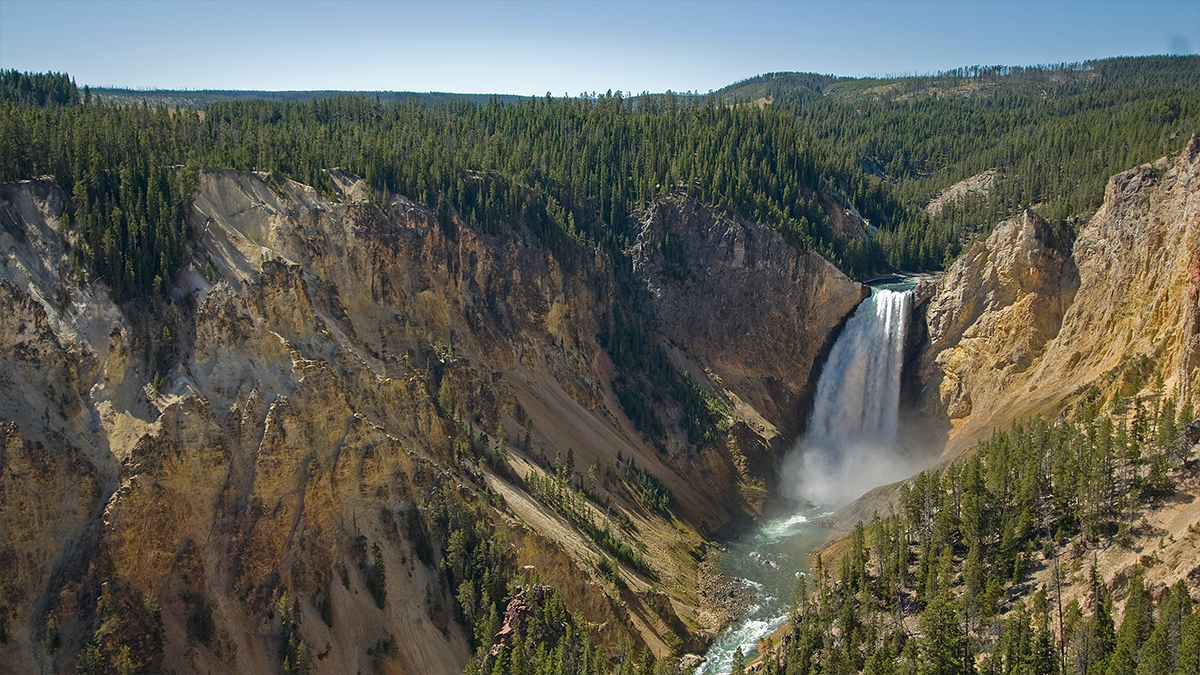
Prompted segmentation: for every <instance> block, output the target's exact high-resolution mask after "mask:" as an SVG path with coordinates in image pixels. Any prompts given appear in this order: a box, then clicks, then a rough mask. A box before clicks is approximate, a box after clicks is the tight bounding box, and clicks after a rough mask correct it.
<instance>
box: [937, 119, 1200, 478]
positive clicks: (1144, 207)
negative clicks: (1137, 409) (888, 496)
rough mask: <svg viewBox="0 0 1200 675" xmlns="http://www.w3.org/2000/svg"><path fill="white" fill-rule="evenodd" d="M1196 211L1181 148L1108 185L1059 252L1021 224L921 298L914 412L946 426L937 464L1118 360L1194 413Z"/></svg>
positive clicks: (1198, 161) (1198, 313) (1008, 226)
mask: <svg viewBox="0 0 1200 675" xmlns="http://www.w3.org/2000/svg"><path fill="white" fill-rule="evenodd" d="M1198 207H1200V150H1198V145H1197V141H1196V139H1195V138H1193V139H1192V141H1191V142H1190V143H1189V144H1188V146H1187V148H1186V149H1185V150H1184V151H1183V152H1182V153H1181V154H1180V155H1179V156H1177V157H1174V158H1164V159H1162V160H1159V161H1158V162H1156V163H1155V164H1153V165H1150V164H1147V165H1144V166H1141V167H1138V168H1136V169H1133V170H1130V171H1126V172H1124V173H1120V174H1117V175H1116V176H1113V177H1112V179H1110V180H1109V182H1108V186H1107V188H1106V190H1105V197H1104V204H1103V206H1102V207H1101V208H1100V210H1099V211H1098V212H1097V213H1096V214H1095V216H1094V217H1093V218H1092V219H1091V220H1090V221H1089V222H1088V223H1087V224H1086V226H1084V227H1083V228H1082V229H1081V230H1080V232H1079V235H1078V237H1077V238H1076V240H1075V242H1074V246H1073V248H1072V249H1071V250H1070V251H1069V253H1064V252H1062V251H1061V249H1062V246H1061V245H1060V244H1059V243H1058V242H1057V241H1056V239H1055V235H1054V233H1053V232H1052V231H1051V228H1049V227H1048V226H1047V225H1046V224H1045V223H1044V222H1042V221H1041V219H1039V218H1038V217H1037V216H1036V215H1033V214H1032V213H1029V212H1027V213H1026V214H1025V215H1024V216H1022V217H1020V218H1017V219H1015V220H1012V221H1008V222H1006V223H1002V224H1001V225H1000V226H998V227H997V228H996V230H995V231H994V232H993V233H992V235H991V236H990V237H988V239H987V241H985V242H979V243H976V244H975V245H974V246H973V247H972V248H971V249H970V250H969V251H968V252H967V253H966V254H965V255H963V256H962V257H961V258H960V259H959V260H958V261H956V262H955V264H954V265H953V266H952V267H951V269H950V270H949V272H947V274H946V275H945V276H943V277H941V278H940V279H939V280H937V281H936V282H932V284H933V285H932V287H928V286H927V287H924V288H923V289H919V294H921V293H923V294H925V295H927V296H929V300H928V302H927V303H926V304H924V305H923V307H924V311H923V314H924V316H925V319H926V322H927V326H928V335H929V340H928V343H927V345H926V347H925V350H924V352H923V355H922V365H921V379H922V382H923V383H924V389H923V392H922V395H921V403H922V406H923V408H924V410H925V411H926V412H928V413H930V414H931V415H933V416H935V417H940V418H941V419H944V420H946V421H947V422H948V423H949V425H950V426H952V427H953V431H952V432H951V440H950V444H949V446H948V452H949V453H950V454H953V453H954V452H956V451H957V450H958V449H961V448H962V447H965V445H966V444H968V443H969V442H970V441H972V440H974V439H976V438H978V436H979V435H981V434H985V433H988V432H989V430H990V429H992V428H994V427H995V426H998V425H1004V424H1006V423H1007V422H1009V421H1011V420H1013V419H1018V418H1020V417H1024V416H1028V415H1031V414H1036V413H1040V412H1048V411H1051V410H1053V409H1054V408H1056V407H1057V406H1059V405H1061V404H1062V402H1063V401H1064V400H1065V399H1067V397H1068V396H1069V395H1071V394H1072V393H1073V392H1075V391H1076V390H1077V389H1078V388H1079V387H1081V386H1082V385H1085V384H1088V383H1092V382H1095V381H1100V380H1102V378H1103V376H1105V375H1106V374H1111V373H1113V372H1114V371H1115V370H1116V369H1119V368H1120V367H1121V366H1122V363H1124V362H1126V361H1127V360H1128V359H1134V358H1136V359H1147V360H1148V361H1149V362H1150V364H1151V365H1150V367H1151V370H1152V371H1153V373H1152V374H1150V376H1151V377H1155V376H1157V377H1161V378H1162V381H1163V383H1164V387H1165V390H1166V391H1169V392H1175V393H1176V394H1177V395H1178V396H1179V397H1180V400H1183V401H1195V400H1196V399H1197V392H1196V387H1197V384H1198V383H1200V347H1198V345H1200V208H1198ZM925 283H927V284H928V283H931V282H925Z"/></svg>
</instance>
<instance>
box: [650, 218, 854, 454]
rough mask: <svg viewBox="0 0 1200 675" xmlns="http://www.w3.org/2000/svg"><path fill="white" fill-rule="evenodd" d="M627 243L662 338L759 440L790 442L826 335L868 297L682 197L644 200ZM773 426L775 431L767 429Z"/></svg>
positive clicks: (828, 269)
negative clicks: (751, 416)
mask: <svg viewBox="0 0 1200 675" xmlns="http://www.w3.org/2000/svg"><path fill="white" fill-rule="evenodd" d="M641 223H642V227H641V231H640V232H639V234H638V237H637V240H636V243H635V245H634V249H633V251H634V253H633V264H634V274H635V276H637V277H638V279H639V281H640V282H641V283H643V284H644V285H645V288H646V290H647V294H648V296H649V299H650V304H651V306H652V307H653V308H654V312H655V314H656V316H657V317H658V319H659V325H660V326H661V327H662V330H663V332H664V333H665V334H666V336H667V337H668V338H669V339H670V340H671V342H673V343H674V344H675V345H676V346H678V347H679V348H680V349H682V350H683V351H684V352H686V354H687V355H688V356H690V357H691V358H692V359H694V360H695V362H696V363H698V364H699V365H700V366H701V368H702V369H703V374H704V375H706V376H708V377H709V378H710V379H711V381H712V384H713V386H714V388H717V390H718V391H723V392H724V393H725V395H726V396H727V397H728V400H729V401H730V402H731V403H733V404H734V406H735V407H736V408H742V407H743V406H748V407H749V408H750V409H752V410H754V411H758V412H759V414H760V415H761V417H762V421H761V422H760V424H761V426H760V427H759V429H758V431H759V432H760V433H763V435H764V436H766V437H767V438H771V437H774V436H775V435H776V434H782V435H783V436H785V437H788V438H789V439H790V438H794V437H795V436H796V435H797V434H799V433H800V432H801V431H802V429H803V425H804V419H803V417H802V415H803V413H804V411H805V409H806V408H807V405H806V403H807V402H808V401H809V400H810V399H811V398H812V391H811V387H814V386H815V385H816V382H815V380H814V378H812V377H811V374H812V371H813V368H814V366H815V365H816V363H817V360H818V358H819V357H821V356H822V355H823V353H824V352H826V351H828V349H829V346H830V345H829V344H827V343H826V342H827V339H828V338H829V337H830V336H833V335H834V334H835V332H836V330H837V328H838V327H839V326H840V325H841V323H842V322H843V321H844V320H845V318H846V316H847V315H849V314H850V313H851V312H852V311H853V310H854V308H855V307H856V306H857V305H858V303H859V302H860V301H862V299H863V298H865V297H866V296H867V295H868V294H869V291H868V289H867V288H866V287H865V286H863V285H861V284H858V283H855V282H853V281H851V280H850V279H849V278H847V277H846V276H845V275H844V274H842V273H841V272H840V271H839V270H838V269H837V268H836V267H834V266H833V265H832V264H831V263H830V262H829V261H827V260H825V259H824V258H822V257H821V256H819V255H817V254H815V253H812V252H806V253H798V252H797V251H796V250H795V249H794V248H793V247H792V246H790V245H789V244H788V243H787V242H786V241H784V239H783V236H782V235H781V234H780V233H779V232H777V231H775V230H772V229H770V228H768V227H765V226H763V225H761V224H758V223H752V222H747V221H741V220H735V219H733V218H729V217H723V216H719V215H718V214H716V213H715V212H713V211H711V210H708V209H703V208H697V207H696V205H695V204H693V203H691V202H687V201H685V200H664V201H660V202H657V203H655V204H652V205H651V206H650V208H648V209H647V210H646V212H645V213H644V214H643V215H642V218H641ZM775 427H778V429H776V428H775Z"/></svg>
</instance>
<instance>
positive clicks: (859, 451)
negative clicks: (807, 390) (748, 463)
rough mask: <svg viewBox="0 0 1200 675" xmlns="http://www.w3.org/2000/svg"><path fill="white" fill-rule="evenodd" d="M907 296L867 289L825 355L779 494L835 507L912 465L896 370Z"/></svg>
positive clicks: (908, 302)
mask: <svg viewBox="0 0 1200 675" xmlns="http://www.w3.org/2000/svg"><path fill="white" fill-rule="evenodd" d="M911 304H912V292H911V291H892V290H886V289H877V290H873V291H872V293H871V297H870V298H868V299H867V300H864V301H863V302H862V303H861V304H860V305H859V306H858V308H857V309H856V310H855V311H854V314H853V315H852V316H851V317H850V320H849V321H848V322H847V323H846V327H845V329H844V330H843V331H842V334H841V335H840V336H839V337H838V339H837V342H836V343H834V345H833V349H832V350H831V351H830V352H829V359H828V360H827V361H826V363H825V367H824V368H823V369H822V371H821V379H820V380H819V381H818V383H817V394H816V397H815V398H814V400H813V411H812V416H811V418H810V419H809V425H808V433H807V434H805V436H804V437H803V438H801V439H800V440H799V441H797V443H796V446H795V447H794V448H792V450H791V452H789V453H788V455H787V457H786V458H785V459H784V463H783V467H782V478H783V481H782V482H783V491H784V494H786V495H787V496H789V497H791V498H793V499H803V500H806V501H808V502H811V503H814V504H827V505H830V506H841V505H843V504H846V503H848V502H850V501H852V500H854V499H856V498H857V497H859V496H861V495H862V494H864V493H865V492H867V491H868V490H870V489H871V488H873V487H876V486H878V485H884V484H886V483H891V482H893V481H896V480H900V479H901V478H905V477H907V476H909V475H911V474H912V473H913V472H914V471H915V470H916V469H917V468H919V467H915V466H914V465H913V462H911V461H910V459H909V458H908V457H906V456H905V453H904V452H903V450H902V449H901V447H900V444H899V441H898V439H897V436H898V428H899V410H900V372H901V369H902V367H903V365H904V337H905V333H906V330H907V323H908V315H909V309H910V307H911Z"/></svg>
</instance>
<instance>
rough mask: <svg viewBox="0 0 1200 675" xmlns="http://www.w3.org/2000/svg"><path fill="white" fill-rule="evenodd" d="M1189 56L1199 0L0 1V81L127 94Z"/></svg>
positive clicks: (495, 89) (523, 83) (1198, 35)
mask: <svg viewBox="0 0 1200 675" xmlns="http://www.w3.org/2000/svg"><path fill="white" fill-rule="evenodd" d="M1197 48H1200V0H1159V1H1156V2H1130V1H1128V0H1092V1H1084V0H1057V1H1054V2H1043V1H1040V0H1025V1H1011V0H1010V1H1007V2H1001V1H991V0H988V1H985V0H978V1H968V2H951V1H948V0H923V1H899V0H897V1H891V2H879V1H875V0H852V1H845V0H843V1H840V2H834V1H811V2H788V1H783V0H777V1H773V2H772V1H766V2H764V1H759V2H722V1H706V2H705V1H692V2H689V1H683V0H676V1H664V2H625V1H615V0H614V1H610V2H583V1H577V2H551V1H540V2H538V1H534V2H528V1H526V2H477V1H475V2H471V1H459V2H418V1H413V2H383V1H360V2H340V3H337V2H325V1H317V0H292V1H286V0H265V1H264V0H259V1H255V2H230V1H224V0H207V1H177V2H147V1H122V2H108V1H98V0H91V1H88V2H78V1H74V0H59V1H49V2H47V1H44V0H43V1H41V2H29V1H26V0H0V68H3V69H6V70H7V69H13V70H19V71H30V72H46V71H53V72H66V73H68V74H70V75H71V76H72V77H73V78H74V79H75V81H76V82H77V83H78V84H79V86H81V87H82V86H83V85H90V86H92V87H118V88H130V89H193V90H197V89H227V90H229V89H234V90H266V91H284V90H343V91H414V92H425V91H439V92H455V93H481V94H488V93H495V94H518V95H543V94H546V93H551V94H553V95H555V96H559V95H563V94H567V95H571V96H574V95H578V94H580V93H583V92H602V91H606V90H614V91H616V90H620V91H624V92H631V93H641V92H643V91H648V92H663V91H667V90H672V91H676V92H687V91H695V92H700V93H703V92H707V91H712V90H716V89H720V88H721V87H724V86H727V85H729V84H732V83H734V82H737V81H740V80H744V79H746V78H749V77H753V76H755V75H759V74H763V73H768V72H781V71H800V72H816V73H822V74H832V75H840V76H849V77H871V76H898V75H906V74H931V73H936V72H938V71H944V70H949V69H952V68H957V67H961V66H971V65H1007V66H1031V65H1039V64H1051V63H1074V62H1079V61H1086V60H1092V59H1100V58H1109V57H1115V56H1144V55H1153V54H1195V53H1196V50H1197Z"/></svg>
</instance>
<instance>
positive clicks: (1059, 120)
mask: <svg viewBox="0 0 1200 675" xmlns="http://www.w3.org/2000/svg"><path fill="white" fill-rule="evenodd" d="M1197 72H1200V57H1154V58H1141V59H1112V60H1108V61H1100V62H1089V63H1087V64H1076V65H1073V66H1061V67H1056V68H1049V67H1046V68H1018V69H999V68H991V69H979V68H976V69H959V70H956V71H951V72H949V73H945V74H942V75H939V76H937V77H929V78H898V79H894V80H882V81H881V80H850V79H846V78H834V77H826V76H812V75H803V74H774V75H769V76H762V77H761V78H755V79H754V80H751V81H748V83H741V84H740V85H735V86H734V87H731V88H730V90H729V91H727V92H726V91H723V92H717V93H715V94H713V95H710V96H707V97H703V98H702V97H697V96H684V95H675V94H671V93H668V94H664V95H649V94H644V95H642V96H638V97H630V96H622V94H621V92H616V93H615V94H613V93H611V92H609V93H606V94H601V95H599V96H581V97H577V98H550V97H546V98H532V99H528V100H524V101H520V102H508V103H505V102H502V101H501V100H500V99H493V100H492V101H490V102H489V103H487V104H480V103H476V102H473V101H470V100H466V99H458V100H451V101H448V102H445V103H442V104H439V105H425V104H423V103H422V102H420V101H416V100H401V101H395V102H386V103H385V102H381V101H380V100H379V98H378V97H372V96H353V97H343V96H337V97H332V98H329V97H327V98H316V99H313V100H309V101H294V102H281V101H272V100H239V101H229V102H222V103H214V104H211V105H209V106H207V107H206V108H204V109H203V110H202V111H195V110H190V109H176V110H167V109H166V108H163V107H158V108H149V107H147V106H142V105H139V104H134V105H131V106H116V105H111V104H99V105H97V104H96V101H95V100H93V99H92V97H91V94H90V92H85V95H84V96H82V97H81V96H80V94H79V92H78V91H77V90H76V89H75V85H74V83H73V82H72V81H70V80H69V78H67V76H65V75H60V74H50V75H29V74H23V73H16V72H12V71H8V72H6V73H4V75H3V78H2V79H0V83H2V84H3V86H2V87H0V89H2V90H3V91H2V92H0V101H2V102H3V103H2V104H0V105H3V106H4V107H3V112H2V113H0V143H2V144H3V145H2V147H0V150H2V151H3V159H2V161H3V166H2V167H0V179H3V180H17V179H22V178H29V177H32V176H36V175H41V174H51V175H54V176H55V177H56V178H57V179H58V181H59V182H60V184H61V185H62V187H63V188H64V190H66V191H67V192H69V193H71V194H73V195H74V197H75V198H74V199H73V205H74V207H75V209H77V210H79V212H80V213H78V214H76V213H72V214H71V216H70V217H71V218H72V219H73V223H74V224H75V225H74V226H75V227H77V228H78V231H79V233H80V235H81V241H82V243H83V247H82V250H81V251H79V252H78V253H77V254H76V258H77V259H78V260H79V265H80V267H81V268H82V269H84V270H86V271H87V272H88V273H90V274H92V275H94V276H97V277H99V278H102V279H104V280H106V281H108V282H109V283H110V285H111V286H112V287H113V288H114V292H115V293H117V295H118V296H119V297H121V298H125V299H129V298H132V297H135V296H148V295H150V294H152V292H153V290H154V288H153V286H154V279H155V277H161V278H162V280H163V281H164V282H166V281H169V279H170V275H171V274H172V272H173V269H174V266H175V265H176V264H177V262H176V261H175V258H177V257H178V256H179V255H181V252H182V248H181V247H180V245H179V242H180V241H183V240H186V238H187V232H186V227H185V224H184V223H182V222H179V221H178V218H179V216H180V214H185V213H186V212H187V206H188V200H189V199H190V194H189V189H190V188H189V186H190V185H192V184H193V183H192V182H189V181H192V180H193V179H192V178H189V177H188V176H189V175H192V176H194V172H195V169H196V168H197V167H199V166H218V167H227V168H237V169H256V170H259V171H267V172H272V173H278V174H282V175H286V176H289V177H291V178H293V179H295V180H297V181H300V182H303V183H307V184H309V185H312V186H314V187H316V188H318V189H320V190H322V191H324V192H326V193H327V194H331V195H332V192H333V187H332V183H331V181H330V179H329V178H328V176H327V175H326V174H325V170H326V169H328V168H330V167H335V166H336V167H341V168H342V169H343V170H346V171H349V172H351V173H354V174H356V175H359V176H362V177H363V178H365V179H366V180H367V182H368V183H369V184H370V185H371V186H372V187H373V188H374V189H375V190H377V191H379V192H380V193H383V192H399V193H401V194H404V195H405V196H407V197H409V198H411V199H414V200H416V201H420V202H423V203H426V204H428V205H429V206H430V207H432V208H434V209H436V210H437V211H438V213H439V216H440V217H441V218H442V220H443V222H444V223H445V224H446V226H447V227H448V228H449V227H452V224H453V218H452V216H451V214H452V213H457V214H458V215H459V216H460V217H461V219H462V220H463V221H465V222H466V223H468V224H471V225H474V226H478V227H481V228H483V229H484V230H489V229H492V228H495V227H496V226H498V224H499V223H501V222H509V221H515V220H523V221H525V222H526V223H528V224H530V225H531V226H533V227H534V229H535V230H536V231H537V232H538V234H539V235H540V236H541V237H542V238H543V240H544V241H546V243H547V244H549V245H550V246H551V248H552V249H553V250H554V251H555V252H556V253H557V254H559V255H560V256H562V257H564V258H568V259H569V258H570V257H571V253H570V252H571V251H577V250H579V249H580V248H581V247H586V246H593V245H601V246H605V247H606V248H608V249H609V250H611V251H612V252H614V253H615V254H616V257H617V258H620V257H621V256H622V254H623V251H624V249H625V248H626V247H627V246H628V244H629V241H630V233H631V230H630V228H631V225H632V220H631V218H632V215H633V214H635V213H636V212H637V211H638V210H639V209H640V208H642V207H643V206H644V205H645V204H646V203H647V202H649V201H650V200H652V199H654V198H656V197H659V196H662V195H664V194H666V193H670V192H673V191H677V190H683V191H686V192H687V193H688V194H689V195H690V196H692V197H694V198H696V199H698V200H700V201H701V202H704V203H707V204H712V205H716V206H719V207H722V208H724V209H726V210H727V211H729V212H730V213H733V214H736V215H739V216H742V217H745V218H750V219H754V220H758V221H761V222H763V223H765V224H768V225H770V226H772V227H775V228H777V229H779V230H780V231H781V232H783V233H784V234H785V235H786V236H788V238H789V239H790V240H791V241H792V242H793V243H794V244H796V245H797V246H799V247H801V248H806V249H807V248H812V249H815V250H818V251H819V252H821V253H822V254H823V255H825V256H826V257H828V258H830V259H831V260H833V261H834V262H835V263H837V264H839V265H840V266H841V267H842V268H843V269H845V270H846V271H847V272H849V273H851V274H852V275H857V276H862V275H866V274H870V273H873V272H879V271H885V270H888V269H910V270H933V269H940V268H942V267H943V266H944V265H945V264H946V263H947V262H948V261H949V260H950V259H952V258H953V257H954V256H955V255H957V253H958V252H959V250H960V249H961V247H962V245H963V244H965V243H966V242H967V241H968V240H970V238H971V237H972V236H974V235H976V234H978V233H980V232H986V231H988V230H989V229H990V227H991V226H992V225H993V224H994V223H996V222H998V221H999V220H1001V219H1003V218H1004V217H1006V216H1009V215H1011V214H1013V213H1016V212H1018V211H1019V210H1020V209H1022V208H1025V207H1029V206H1033V207H1036V208H1038V209H1040V210H1041V212H1042V214H1043V215H1044V216H1045V217H1046V218H1047V219H1048V220H1049V221H1050V222H1052V223H1056V224H1057V225H1058V226H1059V227H1060V228H1061V229H1063V230H1064V234H1066V235H1068V236H1067V238H1068V239H1069V236H1070V235H1073V230H1074V227H1075V224H1076V223H1077V222H1078V221H1079V218H1082V217H1086V216H1087V215H1088V214H1089V213H1090V212H1092V211H1094V210H1095V208H1096V207H1097V206H1098V205H1099V203H1100V200H1101V199H1102V196H1103V185H1104V182H1105V181H1106V180H1107V178H1108V176H1109V175H1111V174H1113V173H1115V172H1117V171H1120V170H1122V169H1125V168H1128V167H1129V166H1134V165H1136V164H1139V163H1142V162H1145V161H1150V160H1153V159H1156V158H1157V157H1160V156H1162V155H1164V154H1168V153H1170V152H1173V151H1176V150H1178V148H1179V147H1182V144H1183V143H1185V142H1186V140H1187V138H1188V137H1189V136H1190V134H1191V133H1193V132H1195V131H1196V130H1197V127H1198V124H1197V121H1198V120H1200V109H1198V108H1197V103H1196V101H1197V97H1196V96H1195V94H1196V93H1197V91H1200V80H1198V76H1197V75H1196V73H1197ZM751 85H758V86H760V88H761V91H760V90H759V89H754V88H752V87H751ZM748 87H750V88H748ZM738 92H742V93H741V94H738ZM756 93H761V94H764V95H766V96H770V97H775V98H778V99H779V103H777V104H772V105H770V106H766V107H760V106H756V105H741V104H739V103H737V100H738V99H737V96H739V95H745V96H753V95H754V94H756ZM731 97H732V98H731ZM730 100H732V101H733V102H732V103H730V102H729V101H730ZM126 167H128V168H129V173H128V174H122V171H123V169H125V168H126ZM168 169H170V170H168ZM987 169H997V171H998V172H999V174H1000V175H999V179H998V180H997V181H996V185H995V187H994V189H992V190H991V192H990V193H989V194H987V195H976V196H974V197H970V198H967V199H966V200H965V201H963V202H962V203H955V202H951V203H950V204H949V205H948V207H947V208H945V209H943V210H942V211H941V212H940V213H939V214H938V215H936V216H932V217H931V216H930V215H929V214H927V213H926V212H925V211H924V210H923V208H922V207H923V206H924V205H925V204H926V203H927V202H928V201H929V200H930V199H931V198H932V197H933V196H934V195H935V194H936V193H937V192H938V191H939V190H941V189H943V188H945V187H947V186H948V185H950V184H952V183H954V182H956V181H958V180H961V179H963V178H966V177H969V176H972V175H974V174H977V173H980V172H982V171H984V170H987ZM172 174H174V175H172ZM77 185H82V187H76V186H77ZM164 204H166V205H167V207H166V208H165V209H164V208H162V207H163V205H164ZM838 205H840V206H845V207H851V208H853V209H855V210H856V211H857V212H859V213H861V214H862V215H863V216H864V217H866V218H867V219H868V220H869V221H870V223H871V224H872V225H875V226H878V227H879V231H878V233H877V234H875V236H874V237H873V238H872V239H870V240H869V241H866V242H864V241H860V240H858V239H856V238H843V237H839V236H837V235H836V234H835V233H834V232H833V231H832V230H831V227H830V218H829V210H830V208H833V207H836V206H838ZM106 237H107V238H108V239H109V240H111V241H112V243H111V244H106Z"/></svg>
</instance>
